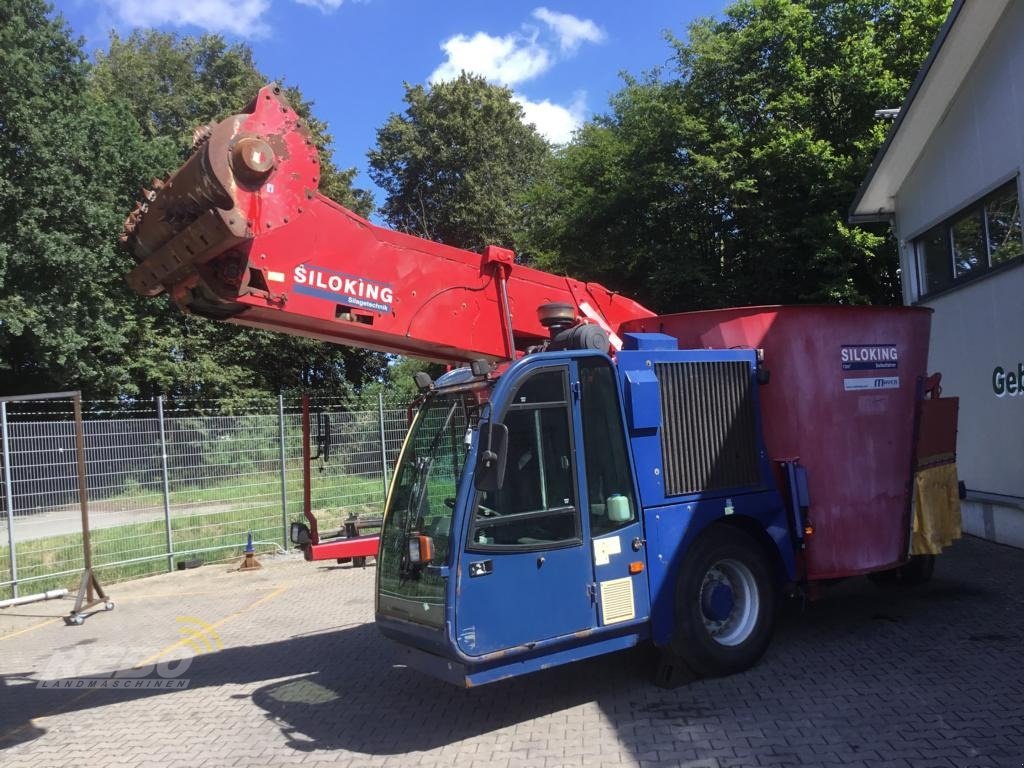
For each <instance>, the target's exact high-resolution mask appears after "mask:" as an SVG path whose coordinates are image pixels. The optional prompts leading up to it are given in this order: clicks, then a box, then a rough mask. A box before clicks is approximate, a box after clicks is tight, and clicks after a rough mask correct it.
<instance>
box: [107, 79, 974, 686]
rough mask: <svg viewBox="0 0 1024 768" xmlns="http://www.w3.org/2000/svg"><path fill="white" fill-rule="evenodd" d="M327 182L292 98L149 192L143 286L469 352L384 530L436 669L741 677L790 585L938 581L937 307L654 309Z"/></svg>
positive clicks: (420, 649)
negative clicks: (932, 371) (652, 662)
mask: <svg viewBox="0 0 1024 768" xmlns="http://www.w3.org/2000/svg"><path fill="white" fill-rule="evenodd" d="M317 183H318V160H317V151H316V148H315V146H314V145H313V143H312V140H311V138H310V135H309V133H308V131H307V129H306V126H305V125H304V124H303V121H302V120H301V119H300V118H299V117H298V116H297V115H296V114H295V112H294V111H293V110H292V109H291V107H290V106H289V105H288V104H287V103H286V101H285V100H284V99H283V97H282V96H281V94H280V91H279V89H278V88H276V87H274V86H267V87H266V88H264V89H262V90H261V91H260V93H259V94H258V96H257V97H256V99H255V100H254V101H253V102H252V104H251V105H250V106H249V107H248V108H247V109H246V110H245V111H244V112H242V113H240V114H238V115H235V116H232V117H230V118H228V119H226V120H224V121H222V122H220V123H218V124H216V125H210V126H207V127H205V128H204V129H203V130H202V131H201V132H200V133H199V140H198V141H197V145H196V148H195V151H194V152H193V154H192V155H191V157H189V159H188V160H187V161H186V162H185V164H184V165H183V166H182V167H181V168H180V169H179V170H178V171H177V172H175V173H174V174H172V175H171V176H169V177H168V178H167V179H165V180H163V181H162V182H155V183H154V188H153V189H152V190H151V191H145V192H144V199H143V200H142V201H141V203H140V205H139V206H138V207H137V209H136V211H135V212H133V213H132V215H131V216H130V217H129V219H128V221H127V222H126V227H125V233H124V236H123V241H124V243H125V244H126V246H127V247H128V248H129V250H130V251H131V252H132V253H133V254H134V255H135V256H136V257H137V259H138V260H139V262H140V263H139V265H138V266H137V267H136V268H135V269H134V270H133V271H132V272H131V274H130V275H129V278H128V279H129V282H130V283H131V285H132V286H133V287H134V288H135V289H136V290H138V291H139V292H140V293H143V294H146V295H156V294H159V293H161V292H164V291H166V292H167V293H168V294H169V295H170V296H171V298H172V299H173V301H174V302H175V303H177V304H178V305H179V306H180V307H181V308H182V309H183V310H185V311H188V312H192V313H195V314H198V315H202V316H205V317H209V318H213V319H215V320H222V321H226V322H231V323H238V324H241V325H248V326H253V327H257V328H266V329H272V330H277V331H283V332H286V333H293V334H298V335H302V336H309V337H314V338H318V339H322V340H324V341H328V342H336V343H342V344H350V345H353V346H359V347H366V348H370V349H377V350H385V351H389V352H395V353H401V354H410V355H418V356H421V357H425V358H429V359H433V360H440V361H445V362H448V363H451V364H453V368H452V369H451V370H450V372H449V373H447V374H445V375H443V376H441V377H440V378H438V379H437V380H436V381H430V380H429V377H426V376H421V380H420V381H419V382H418V383H419V384H420V388H421V392H422V395H421V397H420V398H419V400H418V402H417V407H416V410H415V415H414V416H413V418H412V421H411V424H410V427H409V432H408V435H407V437H406V440H405V444H404V447H403V449H402V452H401V457H400V459H399V463H398V465H397V468H396V470H395V472H394V476H393V478H392V481H391V485H390V489H389V492H388V495H387V501H386V505H385V510H384V522H383V528H382V532H381V535H380V544H379V553H378V567H377V594H376V620H377V624H378V626H379V628H380V630H381V631H382V633H383V634H384V635H386V636H387V637H388V638H391V639H392V640H394V641H395V642H397V643H398V645H399V647H400V649H401V652H402V654H403V656H404V657H405V658H406V660H407V662H408V664H409V665H410V666H414V667H417V668H420V669H422V670H425V671H427V672H428V673H430V674H433V675H436V676H437V677H440V678H443V679H446V680H450V681H452V682H455V683H458V684H461V685H478V684H482V683H486V682H490V681H493V680H497V679H500V678H504V677H508V676H512V675H517V674H521V673H525V672H530V671H533V670H537V669H541V668H544V667H548V666H552V665H555V664H561V663H565V662H570V661H574V660H576V659H581V658H585V657H591V656H596V655H599V654H604V653H608V652H612V651H616V650H619V649H623V648H627V647H629V646H633V645H636V644H638V643H640V642H644V641H648V640H651V641H653V642H654V643H655V644H656V645H658V646H660V647H662V648H664V649H666V650H667V658H668V659H670V663H669V664H668V665H667V666H666V667H663V669H666V668H669V669H670V668H671V666H672V664H674V663H678V664H679V665H680V667H682V666H685V667H686V668H689V670H691V671H692V672H694V673H696V674H700V675H720V674H729V673H732V672H736V671H739V670H742V669H744V668H746V667H748V666H750V665H751V664H753V663H755V662H756V661H757V660H758V658H759V657H760V656H761V654H762V653H763V652H764V650H765V648H766V647H767V645H768V642H769V639H770V636H771V632H772V625H773V618H774V612H775V605H776V597H777V595H779V594H782V593H783V590H790V591H793V590H802V591H803V592H805V593H806V594H809V595H811V596H813V595H814V594H815V593H816V591H817V589H816V588H817V587H818V586H820V585H821V584H822V583H824V582H827V581H831V580H834V579H837V578H841V577H846V576H853V575H857V574H878V575H879V577H880V578H898V579H902V580H904V581H921V580H924V579H926V578H927V577H928V576H929V575H930V573H931V567H932V564H933V556H934V555H935V554H937V553H938V552H939V551H940V550H941V548H942V547H943V546H944V545H946V544H948V543H949V541H950V540H951V539H952V538H953V537H955V536H957V535H958V534H959V502H958V498H957V480H956V469H955V464H954V461H955V442H956V401H955V399H947V398H941V397H939V394H940V390H939V387H938V377H937V376H931V377H929V372H928V368H927V349H928V334H929V324H930V314H929V310H927V309H897V308H870V307H752V308H741V309H725V310H716V311H707V312H687V313H682V314H673V315H664V316H656V315H655V314H654V313H652V312H650V311H648V310H647V309H645V308H644V307H642V306H641V305H640V304H638V303H636V302H635V301H632V300H630V299H628V298H625V297H623V296H621V295H619V294H616V293H614V292H612V291H609V290H607V289H606V288H604V287H602V286H600V285H597V284H595V283H584V282H581V281H577V280H573V279H571V278H567V277H561V276H556V275H552V274H548V273H545V272H541V271H538V270H535V269H531V268H529V267H526V266H523V265H521V264H518V263H516V261H515V259H514V257H513V254H512V253H511V252H510V251H508V250H505V249H502V248H498V247H493V246H491V247H488V248H485V249H484V251H483V253H473V252H469V251H464V250H460V249H457V248H452V247H448V246H445V245H440V244H438V243H434V242H430V241H427V240H423V239H420V238H416V237H412V236H410V235H405V234H401V233H397V232H393V231H390V230H387V229H384V228H381V227H378V226H375V225H373V224H372V223H370V222H369V221H366V220H365V219H363V218H361V217H359V216H357V215H355V214H353V213H352V212H350V211H348V210H346V209H344V208H342V207H341V206H339V205H337V204H336V203H334V202H332V201H330V200H328V199H327V198H325V197H324V196H322V195H320V194H319V193H318V191H317ZM454 366H461V367H454ZM311 533H312V537H311V539H310V540H309V541H304V542H303V543H304V546H305V547H306V548H307V550H308V549H309V548H311V547H316V546H322V545H324V543H325V542H324V541H323V540H322V537H321V536H320V534H319V533H318V532H317V531H316V530H315V528H314V530H313V531H312V532H311Z"/></svg>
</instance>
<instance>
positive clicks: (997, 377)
mask: <svg viewBox="0 0 1024 768" xmlns="http://www.w3.org/2000/svg"><path fill="white" fill-rule="evenodd" d="M992 391H993V392H995V393H996V397H1006V396H1007V395H1009V396H1010V397H1016V396H1017V395H1024V363H1017V370H1016V371H1012V370H1011V371H1007V370H1004V369H1003V367H1002V366H1000V365H997V366H996V367H995V368H994V369H993V371H992Z"/></svg>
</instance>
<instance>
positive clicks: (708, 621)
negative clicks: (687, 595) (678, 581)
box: [698, 558, 760, 646]
mask: <svg viewBox="0 0 1024 768" xmlns="http://www.w3.org/2000/svg"><path fill="white" fill-rule="evenodd" d="M698 600H699V603H700V615H701V618H702V619H703V620H704V628H705V629H706V630H707V631H708V634H709V635H710V636H711V639H712V640H714V641H715V642H716V643H718V644H719V645H728V646H733V645H739V644H740V643H742V642H743V641H744V640H746V639H747V638H748V637H750V635H751V634H752V633H753V631H754V626H755V625H756V624H757V616H758V613H759V608H760V597H759V595H758V593H757V581H756V580H755V579H754V574H753V573H752V572H751V571H750V568H748V567H747V566H746V565H744V564H743V563H741V562H740V561H739V560H733V559H731V558H730V559H726V560H719V561H718V562H717V563H715V564H714V565H712V566H711V567H710V568H708V570H707V573H705V574H704V580H703V581H702V582H701V585H700V595H699V597H698Z"/></svg>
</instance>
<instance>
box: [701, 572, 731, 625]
mask: <svg viewBox="0 0 1024 768" xmlns="http://www.w3.org/2000/svg"><path fill="white" fill-rule="evenodd" d="M734 602H735V601H734V599H733V594H732V586H731V585H729V584H727V583H726V582H724V581H717V582H715V583H714V584H713V585H712V586H711V588H710V589H707V590H705V591H704V594H703V595H702V597H701V608H702V609H703V611H704V615H705V616H706V617H707V618H709V619H711V620H712V621H725V620H726V619H727V618H729V614H730V613H732V609H733V605H734Z"/></svg>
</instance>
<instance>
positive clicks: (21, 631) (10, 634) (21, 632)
mask: <svg viewBox="0 0 1024 768" xmlns="http://www.w3.org/2000/svg"><path fill="white" fill-rule="evenodd" d="M61 618H62V617H60V616H58V617H57V618H55V619H47V620H46V621H40V622H39V623H38V624H33V625H32V626H31V627H25V628H24V629H19V630H17V631H15V632H8V633H7V634H6V635H0V642H3V641H4V640H10V639H11V638H12V637H17V636H18V635H24V634H25V633H26V632H31V631H32V630H33V629H39V628H40V627H45V626H46V625H47V624H53V623H54V622H55V621H61Z"/></svg>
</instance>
